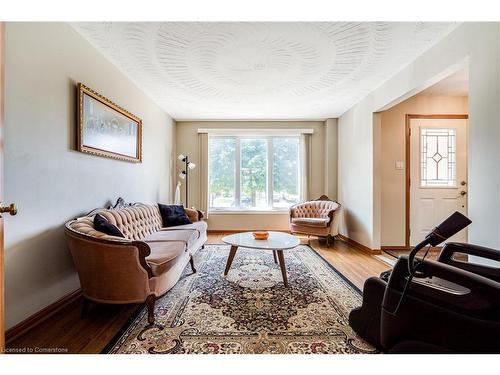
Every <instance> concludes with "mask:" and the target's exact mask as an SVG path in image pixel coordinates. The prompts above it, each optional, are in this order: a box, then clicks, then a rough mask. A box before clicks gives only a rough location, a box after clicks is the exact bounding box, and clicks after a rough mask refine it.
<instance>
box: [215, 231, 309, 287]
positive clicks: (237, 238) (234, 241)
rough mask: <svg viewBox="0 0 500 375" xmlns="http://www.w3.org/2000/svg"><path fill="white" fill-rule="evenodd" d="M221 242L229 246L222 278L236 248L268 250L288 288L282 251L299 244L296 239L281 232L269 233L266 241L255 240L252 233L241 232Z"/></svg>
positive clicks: (226, 272) (231, 261)
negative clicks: (278, 266) (277, 264)
mask: <svg viewBox="0 0 500 375" xmlns="http://www.w3.org/2000/svg"><path fill="white" fill-rule="evenodd" d="M222 242H224V243H226V244H228V245H231V250H230V251H229V257H228V258H227V263H226V269H225V270H224V276H226V275H227V274H228V272H229V269H230V268H231V264H232V263H233V259H234V256H235V255H236V250H238V247H247V248H250V249H259V250H270V251H272V252H273V257H274V262H275V263H278V261H279V265H280V268H281V275H282V276H283V283H284V284H285V287H288V279H287V277H286V267H285V257H284V256H283V250H290V249H293V248H294V247H296V246H297V245H299V244H300V241H299V239H298V238H297V237H295V236H292V235H291V234H288V233H282V232H269V238H268V239H267V240H256V239H254V238H253V234H252V232H243V233H236V234H231V235H229V236H225V237H223V238H222Z"/></svg>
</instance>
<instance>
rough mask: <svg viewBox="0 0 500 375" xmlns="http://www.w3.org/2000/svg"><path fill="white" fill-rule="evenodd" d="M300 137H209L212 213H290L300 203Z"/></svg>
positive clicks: (210, 204) (209, 176)
mask: <svg viewBox="0 0 500 375" xmlns="http://www.w3.org/2000/svg"><path fill="white" fill-rule="evenodd" d="M300 166H301V163H300V137H299V136H255V135H248V136H245V135H237V136H225V135H221V136H217V135H215V136H212V135H210V136H209V140H208V187H209V194H208V205H209V210H211V211H231V210H244V211H270V210H286V209H288V207H290V206H291V205H293V204H295V203H298V202H299V201H300V196H301V192H300V185H301V183H300Z"/></svg>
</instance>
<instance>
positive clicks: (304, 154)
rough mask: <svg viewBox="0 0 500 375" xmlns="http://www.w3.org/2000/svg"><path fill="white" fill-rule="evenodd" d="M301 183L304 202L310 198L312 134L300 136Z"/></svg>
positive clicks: (301, 198)
mask: <svg viewBox="0 0 500 375" xmlns="http://www.w3.org/2000/svg"><path fill="white" fill-rule="evenodd" d="M300 160H301V166H300V167H301V168H300V184H301V189H300V191H301V197H300V200H301V201H302V202H304V201H307V200H309V194H310V186H311V134H301V136H300Z"/></svg>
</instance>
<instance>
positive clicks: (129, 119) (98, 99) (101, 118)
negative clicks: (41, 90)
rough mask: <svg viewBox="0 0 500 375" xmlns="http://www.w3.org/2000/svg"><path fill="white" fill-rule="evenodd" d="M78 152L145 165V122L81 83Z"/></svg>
mask: <svg viewBox="0 0 500 375" xmlns="http://www.w3.org/2000/svg"><path fill="white" fill-rule="evenodd" d="M77 107H78V116H77V149H78V151H81V152H86V153H89V154H93V155H98V156H105V157H109V158H113V159H119V160H126V161H130V162H135V163H141V162H142V120H141V119H140V118H138V117H137V116H135V115H133V114H132V113H130V112H128V111H126V110H125V109H123V108H121V107H120V106H118V105H116V104H115V103H113V102H112V101H110V100H109V99H106V98H105V97H104V96H102V95H100V94H98V93H97V92H95V91H94V90H92V89H90V88H88V87H87V86H85V85H84V84H82V83H78V105H77Z"/></svg>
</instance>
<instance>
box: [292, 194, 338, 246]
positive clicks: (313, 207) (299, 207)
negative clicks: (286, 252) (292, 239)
mask: <svg viewBox="0 0 500 375" xmlns="http://www.w3.org/2000/svg"><path fill="white" fill-rule="evenodd" d="M339 213H340V204H339V203H337V202H335V201H332V200H330V199H329V198H328V197H327V196H326V195H323V196H321V197H320V198H318V199H316V200H313V201H308V202H303V203H298V204H296V205H294V206H292V207H290V232H291V233H301V234H307V235H313V236H318V237H326V242H327V245H328V246H329V245H330V240H331V239H333V238H334V237H335V236H336V235H338V234H339V219H340V215H339Z"/></svg>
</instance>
